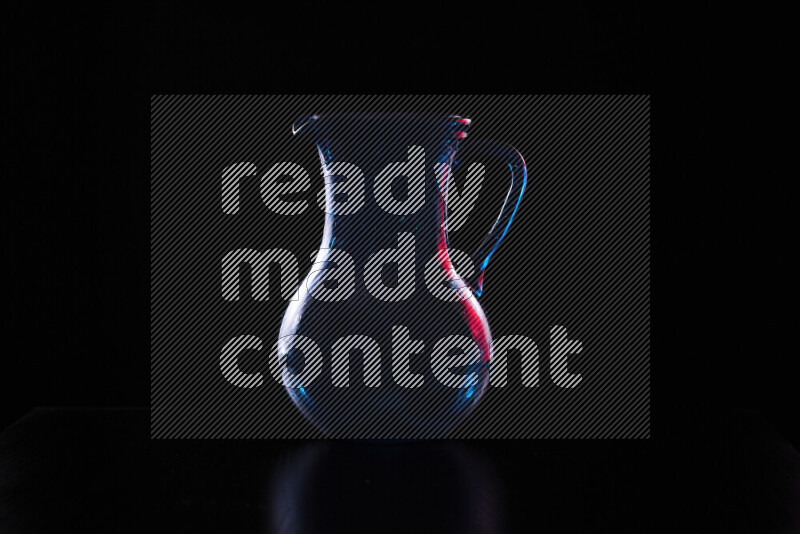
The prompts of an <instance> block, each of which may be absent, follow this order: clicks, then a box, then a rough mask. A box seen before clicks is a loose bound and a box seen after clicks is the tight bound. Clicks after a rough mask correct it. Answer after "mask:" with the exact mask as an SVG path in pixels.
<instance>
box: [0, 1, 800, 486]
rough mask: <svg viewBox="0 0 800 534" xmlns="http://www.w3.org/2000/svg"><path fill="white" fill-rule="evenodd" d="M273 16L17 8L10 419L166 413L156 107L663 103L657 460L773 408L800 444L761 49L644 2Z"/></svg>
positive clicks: (784, 238) (659, 119)
mask: <svg viewBox="0 0 800 534" xmlns="http://www.w3.org/2000/svg"><path fill="white" fill-rule="evenodd" d="M264 7H265V6H262V9H261V10H259V11H258V12H253V13H249V12H247V11H233V10H232V9H230V8H227V7H219V8H211V7H203V8H200V7H197V8H194V9H193V10H192V11H189V10H186V11H183V12H164V11H162V9H163V8H161V7H155V6H152V7H150V9H149V10H147V12H146V14H145V15H142V14H141V13H137V14H133V13H129V12H126V11H125V10H123V9H121V8H110V7H104V8H98V9H97V10H91V11H90V10H88V9H83V10H82V9H79V8H75V10H72V9H70V10H64V9H62V10H49V9H42V10H39V11H35V12H29V13H26V14H14V15H12V16H11V18H10V20H9V21H8V22H11V23H12V24H11V26H12V33H11V39H10V40H9V44H8V45H7V47H6V48H7V52H9V56H10V59H9V61H8V62H7V64H6V67H5V69H4V70H6V72H7V73H8V74H9V75H8V76H6V81H5V82H4V83H5V85H6V87H7V88H8V89H9V90H10V93H11V96H10V97H7V98H6V99H5V106H6V107H7V109H8V113H7V114H6V115H7V117H8V120H7V121H6V127H5V130H6V132H7V133H9V134H10V140H9V142H8V143H7V147H8V148H9V149H10V150H8V154H7V155H6V156H4V159H5V160H6V161H5V163H6V172H5V175H6V176H5V178H6V179H5V184H6V187H7V189H6V195H5V199H6V201H5V202H4V211H5V214H6V218H7V222H6V224H5V225H4V226H5V235H6V242H7V248H6V250H7V257H6V262H5V263H6V265H7V266H9V267H10V268H11V273H10V274H9V275H7V278H6V280H7V287H9V288H10V292H9V293H8V295H7V306H6V310H7V312H8V317H7V319H6V325H7V326H8V333H6V340H7V341H8V343H7V347H8V349H7V350H6V351H4V357H3V371H2V375H0V376H2V388H3V392H4V395H3V396H4V406H5V407H6V408H8V414H7V415H5V416H4V418H3V420H2V422H3V425H4V426H5V425H7V424H9V423H11V422H12V421H14V420H15V419H17V418H18V417H20V416H21V415H22V414H24V413H25V412H27V411H28V410H30V409H31V408H32V407H34V406H87V407H88V406H93V407H112V406H129V407H133V406H139V407H147V406H148V404H149V371H148V370H149V358H148V354H149V347H148V340H149V325H148V319H147V318H148V315H149V302H148V217H149V210H148V192H149V172H148V164H149V162H148V151H149V129H148V116H149V96H150V95H151V94H156V93H160V94H165V93H303V94H314V93H322V92H325V93H373V92H377V93H430V92H437V93H634V94H642V93H647V94H652V95H653V98H652V116H653V124H654V125H655V127H654V128H653V134H652V140H653V143H652V145H653V174H652V184H653V198H654V202H653V232H652V236H653V237H652V241H653V254H654V256H655V262H654V264H655V268H654V269H653V294H654V302H655V317H654V322H653V323H654V328H653V338H652V339H653V343H652V348H653V350H652V362H653V363H652V368H653V376H654V378H655V380H654V381H655V391H656V392H657V394H655V395H654V397H655V399H654V401H653V406H652V421H653V427H654V428H653V430H654V432H653V440H652V443H651V442H642V443H641V444H639V445H640V447H641V449H638V450H639V451H640V452H639V453H638V454H645V456H646V459H645V460H644V461H646V462H656V460H655V454H656V453H655V452H653V451H651V449H652V448H654V447H657V449H658V451H659V454H660V453H661V450H662V448H663V451H664V452H665V453H666V454H667V455H668V456H669V457H670V458H673V459H674V458H675V457H682V456H681V455H683V456H688V455H690V454H691V453H690V452H687V451H688V450H691V449H692V448H693V447H695V446H701V444H703V443H707V442H708V440H712V441H714V442H715V443H716V442H718V441H722V442H724V441H726V440H727V434H726V432H729V431H730V424H729V421H731V420H732V418H733V420H736V417H738V416H737V415H736V414H742V413H747V414H751V413H754V412H755V413H757V414H760V416H758V417H760V418H762V419H763V420H765V421H767V422H768V423H769V424H771V425H773V426H774V427H776V428H777V430H778V431H779V432H780V433H781V434H782V435H783V436H784V437H785V438H786V439H788V440H789V441H790V442H792V443H794V444H797V443H798V441H800V439H799V438H798V434H797V427H796V425H795V419H796V416H795V413H794V405H795V404H796V402H794V401H793V399H794V397H795V396H794V395H793V394H792V389H793V387H794V384H795V379H794V376H793V375H792V374H791V373H790V372H789V368H790V366H789V362H790V361H791V359H792V358H793V357H794V353H796V349H793V345H794V343H793V342H792V340H791V338H790V336H791V334H792V332H793V328H792V326H793V324H794V319H795V317H796V315H797V312H796V297H797V293H796V287H795V285H794V283H793V280H792V279H791V277H790V275H791V274H792V273H793V268H792V265H790V263H789V262H790V256H791V251H792V250H791V249H792V248H793V247H792V246H791V243H792V241H791V240H789V237H790V236H791V231H790V226H789V221H790V219H791V218H792V215H793V212H794V210H793V208H794V207H795V206H796V202H794V201H793V200H792V198H791V197H790V196H789V194H788V191H787V188H786V185H785V184H786V182H787V176H788V175H787V173H786V171H779V169H780V167H779V166H778V165H777V163H776V162H775V158H774V156H775V154H774V153H775V152H777V151H779V150H778V148H777V147H778V146H780V144H779V140H778V139H777V138H774V136H775V134H774V133H770V132H772V130H768V131H767V132H768V133H765V134H764V136H759V135H757V134H758V133H759V132H760V131H764V130H761V125H760V124H759V120H760V118H761V117H762V116H763V114H764V113H769V112H767V111H765V110H764V109H763V104H760V105H759V106H761V107H751V106H752V104H753V102H755V101H759V99H760V95H757V94H755V93H752V92H751V91H750V87H749V86H748V85H747V81H748V76H746V75H744V74H743V73H741V70H740V69H741V68H742V67H743V65H745V64H747V63H749V62H751V61H752V60H753V57H752V56H749V55H746V54H745V55H740V54H736V53H734V52H732V51H731V50H729V49H726V48H725V46H724V44H723V43H720V42H719V41H718V39H717V37H716V35H715V34H714V33H713V31H712V30H713V29H714V27H715V26H716V24H714V23H712V21H710V20H709V19H708V18H707V15H706V13H704V12H703V11H702V10H697V9H695V10H694V11H693V12H692V13H690V14H688V15H687V17H685V18H686V20H683V21H682V23H681V25H679V26H673V25H672V23H671V22H668V21H667V20H663V21H659V19H657V18H654V17H653V16H652V15H651V14H650V13H647V12H645V11H644V8H642V7H639V8H635V9H632V10H629V9H622V8H601V7H593V8H586V9H578V8H559V9H551V8H541V7H537V8H535V9H532V10H531V11H526V12H525V13H524V14H523V13H522V12H520V11H517V10H514V9H511V8H501V7H500V6H497V7H493V8H492V9H489V7H488V6H484V7H482V8H481V9H482V10H481V11H480V12H477V11H473V9H475V8H469V7H467V6H466V5H465V6H455V5H447V6H442V9H440V10H437V9H434V8H433V7H432V6H425V7H424V8H423V7H419V8H411V7H410V6H409V7H408V8H403V9H397V10H396V12H388V11H382V10H378V9H376V8H373V9H370V10H352V11H349V12H347V11H343V8H342V6H340V5H337V6H335V7H334V6H332V5H330V4H319V5H316V6H308V7H306V8H303V10H302V11H303V12H302V13H300V14H290V13H282V12H279V11H278V10H277V9H275V10H273V8H272V7H270V8H267V9H263V8H264ZM334 14H336V15H338V16H336V17H335V16H334ZM459 15H460V16H459ZM388 20H392V21H393V24H391V25H390V24H388V22H387V21H388ZM657 42H658V43H659V44H660V45H663V44H665V45H666V46H660V45H659V46H655V43H657ZM736 50H737V51H739V49H738V48H737V49H736ZM719 74H723V75H725V76H726V78H725V82H722V81H720V80H719V79H718V78H717V76H718V75H719ZM729 78H730V80H729ZM729 81H730V83H728V82H729ZM657 83H658V87H656V85H657ZM756 137H762V139H764V138H765V139H766V140H773V141H774V145H773V146H772V147H771V149H769V150H762V147H760V146H757V145H755V144H754V140H755V138H756ZM141 431H142V432H147V429H146V425H142V428H141ZM715 440H716V441H715ZM606 449H608V454H609V455H612V456H613V455H617V456H618V457H619V456H620V455H626V454H629V455H630V454H631V453H630V452H625V450H624V449H622V448H620V449H618V450H616V452H614V451H615V449H614V448H613V447H611V448H609V447H606ZM641 451H645V452H644V453H642V452H641ZM651 452H652V454H651ZM677 463H680V462H676V464H677ZM682 483H688V482H687V481H686V480H684V481H682ZM688 484H690V483H688ZM690 485H691V484H690Z"/></svg>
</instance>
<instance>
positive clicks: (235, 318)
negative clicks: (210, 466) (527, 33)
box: [150, 95, 650, 439]
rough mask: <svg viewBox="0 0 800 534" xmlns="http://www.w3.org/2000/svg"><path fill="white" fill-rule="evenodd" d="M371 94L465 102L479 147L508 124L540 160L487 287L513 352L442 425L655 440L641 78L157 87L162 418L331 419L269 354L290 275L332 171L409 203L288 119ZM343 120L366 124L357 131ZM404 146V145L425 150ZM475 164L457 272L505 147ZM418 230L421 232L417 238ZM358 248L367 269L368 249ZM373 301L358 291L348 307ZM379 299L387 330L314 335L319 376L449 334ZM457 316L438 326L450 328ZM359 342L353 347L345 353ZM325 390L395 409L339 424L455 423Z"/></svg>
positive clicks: (395, 104)
mask: <svg viewBox="0 0 800 534" xmlns="http://www.w3.org/2000/svg"><path fill="white" fill-rule="evenodd" d="M373 112H376V113H377V112H398V113H418V114H424V113H430V114H438V115H441V116H445V115H459V116H461V117H469V118H470V119H472V124H471V125H470V127H469V133H468V136H467V137H466V139H463V140H462V141H460V144H461V146H463V147H464V148H465V153H466V148H467V147H468V146H469V143H470V142H471V141H473V140H477V139H497V140H501V141H504V142H507V143H509V144H510V145H512V146H514V147H515V148H516V149H517V150H518V151H519V152H520V154H521V155H522V156H523V158H524V159H525V162H526V165H527V173H528V174H527V176H528V184H527V189H526V191H525V195H524V197H523V199H522V202H521V204H520V206H519V208H518V211H517V213H516V216H515V218H514V222H513V224H512V225H511V228H510V230H509V232H508V235H507V236H506V238H505V240H504V241H503V243H502V244H501V245H500V246H499V248H498V249H497V252H496V254H494V255H493V256H492V260H491V263H490V264H489V266H488V268H487V270H486V276H485V293H484V294H483V295H482V296H481V298H480V299H479V300H480V304H481V306H482V307H483V310H484V311H485V314H486V317H487V319H488V322H489V324H490V325H491V331H492V337H493V338H494V340H495V342H496V344H495V348H496V350H495V354H494V358H495V361H499V362H500V363H498V366H497V368H492V376H493V378H492V385H491V386H488V387H487V388H486V390H485V393H484V395H483V397H482V398H481V400H480V402H477V404H476V405H475V407H474V410H472V412H471V413H470V414H469V416H468V417H466V418H465V419H464V420H463V421H462V420H459V422H458V424H457V426H455V427H454V428H453V429H452V430H451V431H449V432H448V434H447V435H448V436H449V437H454V438H503V439H508V438H590V439H609V438H616V439H647V438H649V437H650V97H649V96H646V95H570V96H535V95H518V96H514V95H507V96H500V95H495V96H489V95H487V96H447V95H404V96H399V95H397V96H370V95H339V96H324V95H323V96H315V95H295V96H291V95H266V96H264V95H262V96H202V95H196V96H153V97H152V98H151V122H150V126H151V134H150V147H151V149H150V154H151V195H150V214H151V215H150V287H151V294H150V295H151V296H150V313H151V316H150V317H151V318H150V332H151V436H152V437H153V438H192V439H199V438H316V437H322V436H323V435H324V434H323V433H322V432H321V431H320V430H319V429H317V428H316V427H315V426H314V425H312V424H311V423H310V422H309V421H308V420H307V419H306V418H305V417H304V416H303V414H302V413H301V412H300V410H298V408H297V407H296V406H295V404H294V403H293V401H292V399H291V398H290V396H289V395H287V391H286V389H285V388H284V387H283V386H282V385H281V384H280V383H279V382H278V381H276V380H275V378H274V377H273V374H272V373H271V368H270V361H269V357H270V353H271V351H272V348H273V346H274V344H275V343H276V341H277V340H278V337H279V330H280V327H281V320H282V318H283V315H284V312H285V311H286V308H287V305H288V304H289V302H290V299H291V298H292V293H293V290H294V288H296V287H297V284H298V283H299V281H302V280H303V279H304V277H305V276H306V274H307V273H308V272H309V270H311V269H312V265H313V264H314V258H315V257H316V255H317V252H318V251H319V249H320V241H321V239H322V238H323V226H324V219H325V216H326V214H325V213H324V195H322V194H321V191H322V190H323V185H324V184H325V182H326V180H327V181H328V182H329V186H331V187H336V188H338V190H337V191H338V192H342V193H345V194H347V195H350V196H351V198H353V199H356V201H357V203H362V204H363V203H366V204H368V203H370V202H373V203H374V202H376V200H377V201H378V202H381V203H383V204H384V205H385V206H389V207H393V206H395V205H396V204H397V202H396V201H395V200H392V199H391V198H388V197H386V198H379V199H375V198H374V197H373V195H372V189H371V187H372V183H373V181H374V180H375V178H376V173H375V172H373V170H371V169H362V170H363V175H360V174H359V172H360V171H359V170H358V169H353V168H352V167H348V166H347V165H344V164H343V163H342V164H341V165H340V167H339V168H338V171H341V173H342V174H349V176H351V177H352V178H351V180H353V181H347V180H346V181H343V182H341V183H336V184H335V185H331V181H332V180H334V177H333V176H331V173H330V172H329V173H328V174H329V176H325V175H324V173H323V172H322V170H321V168H320V156H319V154H318V153H317V150H316V148H315V147H314V146H313V143H312V142H311V140H309V139H307V138H303V136H302V135H293V134H292V124H293V123H295V121H296V120H298V119H299V118H301V117H306V116H310V115H312V114H315V113H321V114H326V113H373ZM345 128H346V127H345ZM347 133H348V135H351V136H353V137H354V138H355V139H356V140H357V139H358V135H359V132H353V131H350V132H347ZM403 133H404V132H397V131H392V132H387V133H386V135H387V136H390V135H402V134H403ZM363 135H364V136H366V135H367V134H366V133H363ZM364 141H365V142H366V141H368V140H367V139H366V138H365V139H364ZM372 141H374V139H373V140H372ZM409 154H410V156H409V158H410V159H409V161H412V160H413V159H414V158H419V157H422V156H421V155H420V153H417V152H415V151H411V152H409ZM426 156H427V155H426ZM348 163H356V164H358V163H357V162H348ZM471 164H476V165H477V163H476V162H470V161H463V162H459V165H460V166H457V167H456V168H455V174H454V177H453V180H454V183H451V185H450V188H451V191H452V188H455V190H454V192H451V198H452V197H456V198H457V199H458V202H453V203H452V205H451V206H450V208H451V209H462V207H463V206H464V205H466V204H470V203H473V202H474V205H471V206H467V207H464V208H463V209H464V210H465V211H463V212H459V213H456V214H454V215H451V220H452V221H453V222H455V221H457V224H453V226H452V229H451V231H450V234H449V238H450V242H449V246H450V247H451V248H452V249H453V250H454V253H453V254H452V255H451V256H452V258H453V263H454V264H456V269H457V270H458V271H459V272H465V271H466V270H467V269H468V267H467V266H463V271H462V267H461V266H459V265H458V261H459V260H458V258H461V259H462V260H463V258H464V257H468V255H465V254H462V253H460V252H459V253H456V252H455V251H456V250H457V251H464V252H467V253H469V252H471V251H473V250H474V249H475V248H476V247H477V245H478V244H479V243H480V242H481V241H482V240H483V238H484V237H485V235H486V233H487V232H488V231H489V228H490V227H491V226H492V224H494V222H495V220H496V219H497V215H498V213H499V210H500V206H501V205H502V203H503V200H504V198H505V195H506V193H507V191H508V182H509V180H508V167H507V166H506V167H503V162H500V161H490V160H489V159H487V160H486V161H480V164H481V166H479V167H480V175H478V174H476V175H475V176H473V177H472V178H470V180H471V181H468V180H467V168H468V167H469V166H470V165H471ZM483 164H485V170H484V167H483ZM337 165H339V164H338V163H337ZM425 165H426V168H427V170H426V172H428V171H430V172H434V171H433V167H434V162H433V161H428V160H425ZM335 174H337V175H338V174H339V172H337V173H335ZM265 176H272V177H274V176H290V177H291V180H288V179H287V180H282V179H281V178H277V179H276V180H273V181H272V182H271V183H273V184H276V185H275V187H273V188H271V189H270V188H268V187H266V186H265V183H266V182H265V180H264V177H265ZM360 180H363V182H364V183H365V184H367V185H366V188H365V189H364V190H363V191H362V190H361V189H358V188H357V187H356V186H357V185H358V184H359V183H361V182H360ZM297 184H299V185H297ZM465 184H467V185H465ZM301 186H302V187H301ZM409 194H413V192H409ZM357 205H361V204H357ZM321 206H322V207H321ZM454 206H455V207H454ZM392 209H394V208H392ZM373 222H374V223H375V225H376V226H380V222H378V220H377V219H376V220H374V221H373ZM378 230H379V229H376V230H375V231H376V232H377V231H378ZM376 235H377V234H376ZM414 237H415V240H414V241H413V242H416V243H419V242H420V236H414ZM388 242H391V243H392V246H393V247H395V248H397V247H401V246H403V247H405V246H410V245H408V244H409V243H411V242H412V241H411V236H408V235H403V236H402V237H400V236H398V235H395V236H394V237H393V240H390V241H388ZM383 248H385V247H383ZM414 252H415V256H414V262H415V264H416V265H417V267H418V268H417V271H419V272H418V273H417V274H419V273H424V268H425V265H426V264H428V262H429V260H431V258H430V257H426V256H424V254H423V253H422V252H421V249H414ZM331 257H335V255H332V256H331ZM359 262H360V260H358V259H357V261H356V263H358V266H357V267H358V268H357V269H356V271H358V273H359V274H357V278H359V279H360V277H361V276H362V274H363V270H364V264H363V262H362V263H359ZM237 265H238V267H237ZM473 267H474V266H473ZM373 270H375V269H373ZM373 274H374V273H373ZM398 276H400V274H399V275H398ZM355 284H356V285H355V287H356V289H355V290H354V291H355V292H356V293H359V292H361V293H365V294H366V291H367V290H366V289H365V286H364V283H363V282H362V281H356V282H355ZM416 284H417V286H416V289H415V291H427V289H426V288H425V280H424V276H423V277H422V279H420V277H419V276H417V281H416ZM377 287H378V289H375V288H373V289H372V291H373V292H374V294H377V295H378V296H379V297H381V298H377V297H376V298H375V300H376V301H380V302H382V304H381V305H382V306H386V309H394V308H391V307H392V306H396V305H398V304H397V303H398V302H399V301H400V300H402V299H405V298H406V296H407V295H406V293H404V292H402V291H398V290H394V289H385V290H382V289H380V288H381V287H383V286H380V285H379V286H377ZM340 289H341V290H342V291H344V289H346V288H340ZM380 291H383V292H382V293H381V292H380ZM345 296H346V295H345ZM432 298H433V297H432ZM330 300H331V302H330V303H326V304H328V305H329V306H330V307H331V308H330V309H348V308H346V307H347V306H351V308H352V307H355V306H356V305H355V304H352V303H353V302H355V301H354V300H349V301H348V300H347V299H345V298H343V297H340V296H335V295H334V296H332V297H331V298H330ZM348 302H349V303H350V304H348ZM337 306H338V308H337ZM343 307H344V308H343ZM362 312H364V310H357V309H353V310H352V313H353V317H357V316H359V315H358V314H359V313H362ZM428 312H430V310H427V309H424V308H422V309H419V310H418V315H419V316H420V320H424V322H425V323H426V324H427V325H431V324H435V319H433V318H428V317H426V313H428ZM367 315H369V317H367V319H366V321H367V323H365V324H369V325H371V326H373V327H374V328H375V330H376V331H377V330H380V331H382V332H384V333H383V334H382V337H375V336H373V337H374V340H373V339H371V338H370V337H368V336H364V335H363V334H365V332H362V331H347V330H346V327H340V329H341V331H337V332H334V333H335V334H336V335H335V336H333V337H332V340H339V341H337V342H333V341H331V342H328V341H325V342H320V343H319V345H320V349H321V350H322V353H323V354H324V356H325V359H326V361H325V363H324V365H323V366H322V373H321V374H320V376H319V378H318V380H324V381H328V382H331V383H333V384H335V385H337V386H345V385H346V386H348V387H349V388H355V387H360V388H364V390H373V389H374V390H378V389H380V388H382V387H387V386H388V385H391V384H393V383H394V380H395V379H394V378H393V377H392V374H391V364H390V363H389V362H388V360H389V358H390V355H391V349H392V343H393V339H394V342H395V344H396V345H397V344H399V345H401V346H406V348H407V350H411V347H412V346H413V347H414V350H417V348H416V347H417V346H416V343H417V341H416V340H418V339H421V341H420V342H419V343H422V344H423V345H424V346H422V347H421V354H424V355H427V356H429V355H430V354H431V352H432V350H433V348H434V342H435V341H436V340H435V339H428V338H425V337H423V336H421V335H417V332H418V331H419V329H416V330H415V329H414V328H413V327H412V328H410V330H408V332H406V331H405V330H403V329H402V328H401V326H402V325H399V324H392V323H391V321H389V322H387V320H388V319H387V317H388V315H387V314H383V313H373V314H371V315H370V314H367ZM384 323H385V324H384ZM331 324H339V323H336V322H333V323H331ZM393 327H395V328H394V330H393ZM433 330H435V329H433ZM453 333H454V332H452V331H442V332H441V335H440V336H439V337H440V338H447V337H448V336H450V335H451V334H453ZM348 336H350V337H349V338H348ZM392 336H394V338H393V337H392ZM398 340H399V341H398ZM348 343H349V344H351V345H352V346H354V347H355V350H354V351H353V352H352V354H350V357H349V360H348V358H347V355H348V353H347V350H349V348H348V347H350V345H349V344H348ZM571 344H572V345H571ZM570 347H571V349H570V350H567V349H568V348H570ZM576 347H579V350H577V348H576ZM572 349H575V350H572ZM232 355H234V356H235V358H236V359H235V361H234V360H233V359H232V358H233V356H232ZM334 355H335V356H334ZM499 357H500V358H499ZM498 358H499V359H498ZM330 360H334V361H333V362H331V361H330ZM428 363H430V359H429V360H428ZM429 367H430V366H429ZM414 372H416V371H414ZM428 372H429V373H430V368H429V369H428ZM495 373H497V374H495ZM428 378H429V377H427V376H426V378H425V379H426V380H428ZM501 379H502V380H501ZM334 389H335V388H334ZM343 390H344V388H343ZM470 395H471V394H470ZM478 396H479V395H478ZM476 398H477V397H476ZM318 400H319V401H320V402H325V403H326V405H327V406H329V407H330V409H331V410H333V411H338V412H341V413H346V414H347V416H348V417H351V418H353V419H354V420H357V419H361V420H365V419H366V418H370V417H380V418H383V419H381V421H379V423H378V424H377V425H376V428H378V430H379V431H378V432H377V433H374V432H373V433H370V432H365V431H364V430H363V427H359V426H358V425H355V426H354V431H353V432H352V433H351V434H349V435H348V434H347V433H344V434H343V433H341V432H339V433H336V434H335V437H345V438H375V437H380V438H384V437H391V438H430V437H441V434H440V433H437V432H436V431H435V428H433V426H431V425H428V426H424V425H423V426H422V427H420V428H419V429H418V430H417V431H415V432H410V431H408V430H404V427H403V426H402V424H401V423H400V422H399V421H400V419H398V418H397V417H395V416H393V414H392V413H390V412H381V413H380V414H379V415H376V414H377V412H371V411H370V409H369V407H367V408H365V407H364V406H359V407H356V406H355V405H350V404H349V403H348V401H347V397H346V396H344V395H338V394H337V393H336V392H335V391H334V393H332V394H329V395H323V396H321V397H320V398H319V399H318ZM395 415H396V414H395ZM434 426H435V425H434ZM356 428H358V429H359V430H355V429H356Z"/></svg>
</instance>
